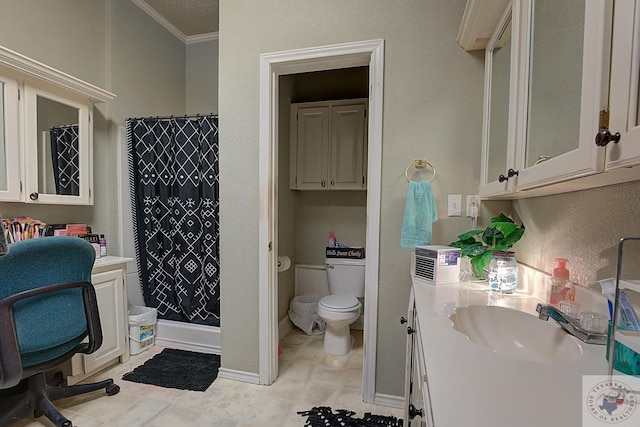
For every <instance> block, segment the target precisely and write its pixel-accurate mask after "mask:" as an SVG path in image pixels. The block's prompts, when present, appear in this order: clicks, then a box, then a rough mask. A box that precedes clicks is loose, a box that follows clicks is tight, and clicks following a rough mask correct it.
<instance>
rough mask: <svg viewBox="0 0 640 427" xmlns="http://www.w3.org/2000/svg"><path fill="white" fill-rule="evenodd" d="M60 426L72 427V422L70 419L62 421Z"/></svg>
mask: <svg viewBox="0 0 640 427" xmlns="http://www.w3.org/2000/svg"><path fill="white" fill-rule="evenodd" d="M60 427H73V423H72V422H71V421H64V422H63V423H62V424H60Z"/></svg>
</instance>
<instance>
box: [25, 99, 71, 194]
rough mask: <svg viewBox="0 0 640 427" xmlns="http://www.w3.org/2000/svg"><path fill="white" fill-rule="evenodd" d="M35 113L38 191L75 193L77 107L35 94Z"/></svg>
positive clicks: (43, 192) (44, 192) (45, 192)
mask: <svg viewBox="0 0 640 427" xmlns="http://www.w3.org/2000/svg"><path fill="white" fill-rule="evenodd" d="M36 114H37V133H36V135H37V136H38V144H37V146H38V150H37V153H38V158H37V162H38V192H39V193H42V194H57V195H65V196H79V195H80V181H79V177H80V156H79V149H80V146H79V123H80V110H79V109H78V108H76V107H72V106H70V105H67V104H63V103H61V102H58V101H55V100H53V99H49V98H46V97H44V96H42V95H40V94H38V95H37V97H36Z"/></svg>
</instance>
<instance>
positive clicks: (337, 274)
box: [317, 258, 365, 356]
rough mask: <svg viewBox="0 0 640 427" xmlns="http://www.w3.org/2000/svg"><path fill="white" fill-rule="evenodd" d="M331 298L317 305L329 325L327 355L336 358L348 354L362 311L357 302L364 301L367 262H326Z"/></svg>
mask: <svg viewBox="0 0 640 427" xmlns="http://www.w3.org/2000/svg"><path fill="white" fill-rule="evenodd" d="M325 264H326V266H327V281H328V284H329V295H327V296H325V297H324V298H322V299H321V300H320V301H319V302H318V308H317V314H318V316H320V317H321V318H322V320H324V321H325V322H326V324H327V328H326V331H325V333H324V345H323V349H324V352H325V353H327V354H333V355H337V356H343V355H345V354H349V352H350V351H351V347H352V345H353V344H352V338H351V329H350V328H349V325H351V324H352V323H353V322H355V321H356V320H357V319H358V317H360V313H361V311H362V304H361V303H360V301H358V298H362V297H364V269H365V260H364V259H349V258H325Z"/></svg>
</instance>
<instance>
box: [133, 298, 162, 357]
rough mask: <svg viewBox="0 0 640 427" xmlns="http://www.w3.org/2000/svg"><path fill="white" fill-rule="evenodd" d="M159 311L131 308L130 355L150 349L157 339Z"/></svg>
mask: <svg viewBox="0 0 640 427" xmlns="http://www.w3.org/2000/svg"><path fill="white" fill-rule="evenodd" d="M157 318H158V311H157V310H156V309H155V308H152V307H141V306H129V353H130V354H138V353H140V352H142V351H144V350H148V349H150V348H151V347H152V346H153V344H154V341H155V337H156V324H157V322H158V321H157Z"/></svg>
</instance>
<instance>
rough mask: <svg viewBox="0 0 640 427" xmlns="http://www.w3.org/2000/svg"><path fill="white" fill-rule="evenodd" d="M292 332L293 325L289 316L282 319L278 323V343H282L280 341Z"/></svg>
mask: <svg viewBox="0 0 640 427" xmlns="http://www.w3.org/2000/svg"><path fill="white" fill-rule="evenodd" d="M292 330H293V323H291V319H289V316H285V317H284V319H282V320H281V321H280V322H279V323H278V342H280V340H281V339H282V338H284V337H285V336H286V335H287V334H288V333H289V332H291V331H292Z"/></svg>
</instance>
